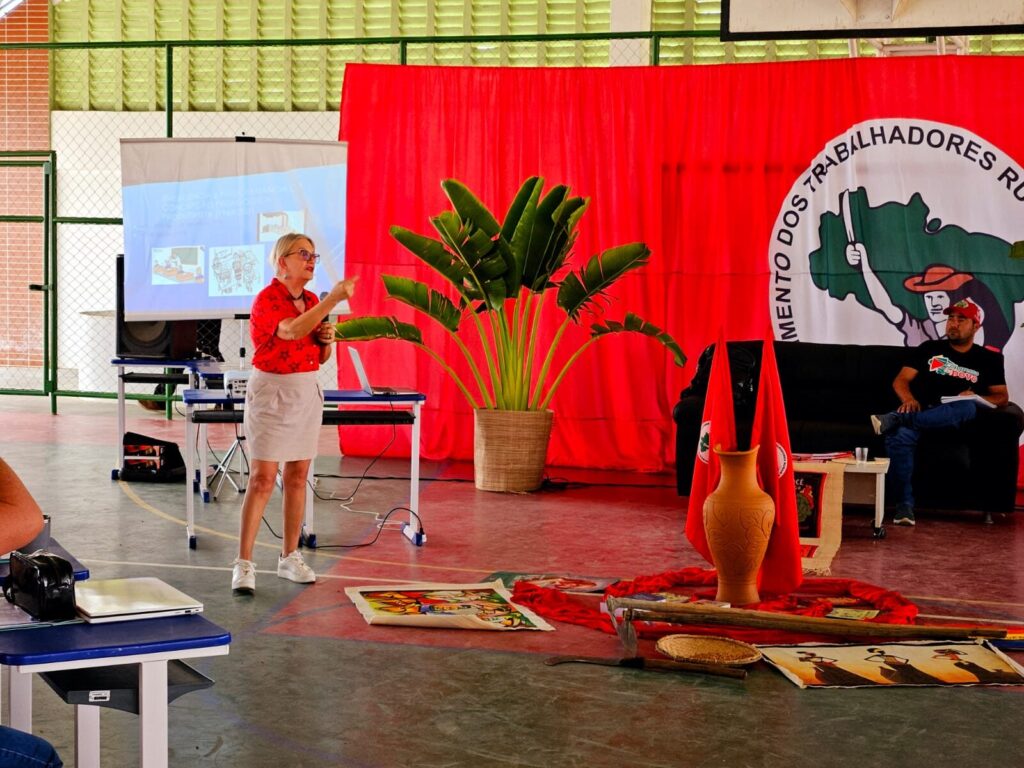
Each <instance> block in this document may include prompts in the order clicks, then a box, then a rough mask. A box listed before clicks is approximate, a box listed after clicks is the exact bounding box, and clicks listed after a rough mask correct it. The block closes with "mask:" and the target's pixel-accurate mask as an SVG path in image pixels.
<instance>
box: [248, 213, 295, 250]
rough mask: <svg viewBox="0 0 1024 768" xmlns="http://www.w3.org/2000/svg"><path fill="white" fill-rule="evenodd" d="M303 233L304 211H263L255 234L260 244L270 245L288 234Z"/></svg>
mask: <svg viewBox="0 0 1024 768" xmlns="http://www.w3.org/2000/svg"><path fill="white" fill-rule="evenodd" d="M305 231H306V212H305V211H264V212H262V213H260V215H259V223H258V225H257V232H258V235H259V238H258V239H259V241H260V242H261V243H272V242H274V241H275V240H277V238H279V237H280V236H281V235H287V234H288V233H289V232H305Z"/></svg>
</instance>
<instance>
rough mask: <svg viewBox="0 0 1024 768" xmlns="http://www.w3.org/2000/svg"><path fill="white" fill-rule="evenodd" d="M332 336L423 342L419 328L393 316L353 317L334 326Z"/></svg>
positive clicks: (348, 339) (346, 338)
mask: <svg viewBox="0 0 1024 768" xmlns="http://www.w3.org/2000/svg"><path fill="white" fill-rule="evenodd" d="M334 338H335V339H338V340H340V341H372V340H373V339H402V340H403V341H411V342H413V343H414V344H422V343H423V334H421V333H420V329H419V328H417V327H416V326H415V325H411V324H410V323H403V322H401V321H399V320H398V319H397V318H394V317H353V318H351V319H349V320H342V321H341V322H340V323H337V324H336V325H335V326H334Z"/></svg>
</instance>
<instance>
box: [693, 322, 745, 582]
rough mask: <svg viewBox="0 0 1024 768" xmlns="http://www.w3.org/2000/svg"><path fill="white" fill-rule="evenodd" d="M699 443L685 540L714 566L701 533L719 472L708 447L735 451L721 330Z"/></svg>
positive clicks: (712, 366) (725, 353) (733, 417)
mask: <svg viewBox="0 0 1024 768" xmlns="http://www.w3.org/2000/svg"><path fill="white" fill-rule="evenodd" d="M698 441H699V442H698V444H697V458H696V460H695V461H694V462H693V483H692V484H691V486H690V499H689V504H688V506H687V509H686V538H687V539H689V540H690V543H691V544H692V545H693V548H694V549H696V550H697V551H698V552H700V554H701V556H702V557H703V558H704V559H705V560H707V561H708V562H709V563H713V562H714V561H713V560H712V559H711V550H710V549H709V548H708V539H707V535H706V534H705V533H704V500H705V499H706V498H707V497H708V494H709V493H711V492H712V491H713V490H714V489H715V488H716V487H717V486H718V479H719V477H720V476H721V472H722V471H721V466H720V464H719V461H718V456H716V455H715V452H714V451H713V450H711V448H712V446H721V447H722V450H723V451H735V450H736V416H735V414H734V413H733V407H732V375H731V373H730V370H729V353H728V350H727V349H726V344H725V337H724V336H723V335H722V332H721V330H719V333H718V342H717V343H716V344H715V356H714V357H713V358H712V360H711V373H710V374H709V376H708V393H707V397H706V398H705V399H704V416H703V418H702V419H701V427H700V437H699V438H698Z"/></svg>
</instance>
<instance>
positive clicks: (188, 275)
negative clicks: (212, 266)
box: [150, 245, 206, 285]
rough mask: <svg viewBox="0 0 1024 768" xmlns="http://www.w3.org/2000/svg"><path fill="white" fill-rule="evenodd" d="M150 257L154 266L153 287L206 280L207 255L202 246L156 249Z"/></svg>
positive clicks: (177, 246)
mask: <svg viewBox="0 0 1024 768" xmlns="http://www.w3.org/2000/svg"><path fill="white" fill-rule="evenodd" d="M150 255H151V257H152V264H153V272H152V275H151V282H152V284H153V285H181V284H182V283H201V282H203V281H204V280H205V279H206V278H205V276H204V272H203V262H204V260H205V254H204V250H203V246H201V245H175V246H172V247H170V248H154V249H153V250H152V251H151V252H150Z"/></svg>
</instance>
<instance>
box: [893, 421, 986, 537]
mask: <svg viewBox="0 0 1024 768" xmlns="http://www.w3.org/2000/svg"><path fill="white" fill-rule="evenodd" d="M975 414H977V406H976V405H975V404H974V403H971V402H956V403H944V404H942V405H937V406H935V407H934V408H929V409H927V410H924V411H920V412H918V413H898V412H896V411H893V412H892V413H891V414H886V417H890V416H891V417H892V423H893V424H894V426H892V427H890V428H889V429H888V430H886V432H885V433H884V434H885V450H886V453H888V454H889V478H890V479H889V485H890V488H891V489H892V490H891V493H892V500H893V501H894V502H895V503H896V515H895V518H894V522H896V523H897V524H898V525H913V524H914V489H913V487H912V484H911V477H912V476H913V474H914V453H915V451H916V450H917V441H918V438H919V437H920V435H921V430H927V429H943V428H945V427H959V426H960V425H962V424H965V423H966V422H968V421H971V420H972V419H974V417H975Z"/></svg>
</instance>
